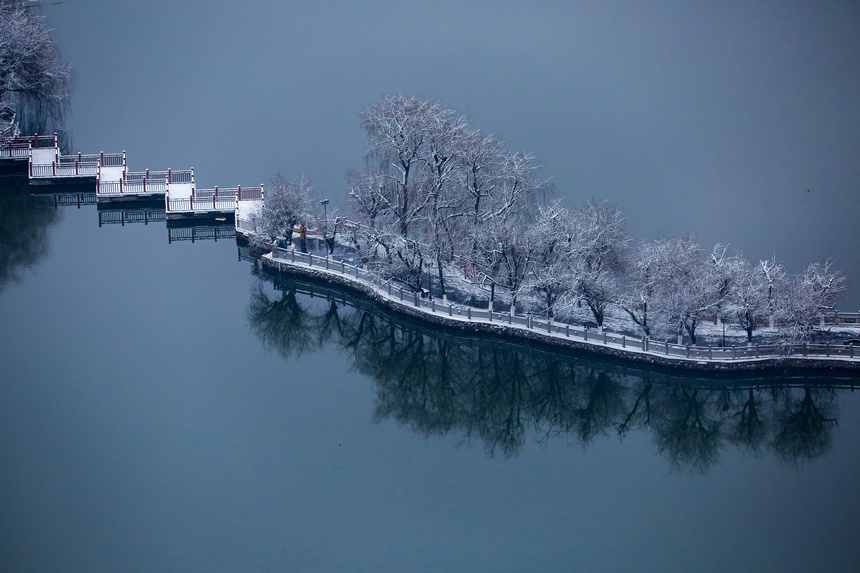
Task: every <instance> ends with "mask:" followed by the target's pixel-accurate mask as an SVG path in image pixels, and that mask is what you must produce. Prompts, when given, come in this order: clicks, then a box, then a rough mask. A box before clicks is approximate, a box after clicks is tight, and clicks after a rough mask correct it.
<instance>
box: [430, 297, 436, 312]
mask: <svg viewBox="0 0 860 573" xmlns="http://www.w3.org/2000/svg"><path fill="white" fill-rule="evenodd" d="M430 312H436V299H435V298H431V299H430Z"/></svg>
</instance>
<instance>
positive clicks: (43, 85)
mask: <svg viewBox="0 0 860 573" xmlns="http://www.w3.org/2000/svg"><path fill="white" fill-rule="evenodd" d="M71 85H72V68H71V66H70V65H69V64H68V63H66V62H65V61H63V59H62V58H61V57H60V53H59V51H58V50H57V46H56V44H55V43H54V40H53V39H52V38H51V31H50V30H49V29H48V28H47V27H46V26H45V24H44V21H43V20H42V18H40V17H39V16H37V15H36V14H34V13H33V11H32V9H31V7H30V5H29V4H28V3H25V2H15V1H6V0H4V1H3V2H0V107H5V108H14V109H15V110H16V112H17V115H18V119H19V122H20V120H21V119H22V118H29V119H30V123H33V124H34V125H31V126H28V127H32V128H33V129H38V128H39V127H43V126H44V125H45V122H46V121H48V120H50V121H54V122H56V121H59V120H60V119H61V118H62V116H63V114H64V112H65V111H66V108H67V106H68V102H69V95H70V91H71Z"/></svg>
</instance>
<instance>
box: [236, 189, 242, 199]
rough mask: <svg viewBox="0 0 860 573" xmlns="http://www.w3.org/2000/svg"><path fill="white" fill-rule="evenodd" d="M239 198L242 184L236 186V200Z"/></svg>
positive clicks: (240, 197)
mask: <svg viewBox="0 0 860 573" xmlns="http://www.w3.org/2000/svg"><path fill="white" fill-rule="evenodd" d="M241 200H242V186H241V185H239V186H238V187H236V201H241Z"/></svg>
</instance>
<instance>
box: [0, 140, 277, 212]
mask: <svg viewBox="0 0 860 573" xmlns="http://www.w3.org/2000/svg"><path fill="white" fill-rule="evenodd" d="M0 164H2V166H3V167H4V169H3V171H4V172H7V173H15V174H18V175H22V176H23V175H26V177H27V178H28V180H29V183H30V185H31V186H34V187H42V188H43V190H46V188H47V187H51V188H56V189H57V191H56V192H57V193H64V192H63V191H61V190H60V187H62V186H68V185H70V184H78V185H93V187H94V188H95V189H94V190H95V200H96V201H97V202H98V203H100V204H101V203H115V202H138V203H147V204H153V205H154V204H161V205H163V206H164V212H165V214H166V215H165V216H166V218H167V219H169V220H199V219H221V218H225V219H230V220H233V219H234V217H235V214H236V210H237V206H238V203H239V202H240V201H242V200H259V201H262V197H263V186H262V185H260V186H259V187H244V188H243V187H241V186H239V187H233V188H219V187H215V188H214V189H197V188H196V185H195V182H194V168H191V169H181V170H174V169H167V170H165V171H150V170H149V169H147V170H145V171H129V170H128V163H127V158H126V152H125V151H123V152H121V153H104V152H101V153H90V154H84V153H78V154H75V155H63V154H61V153H60V148H59V143H58V140H57V135H56V134H54V135H32V136H15V137H7V138H4V139H2V140H0Z"/></svg>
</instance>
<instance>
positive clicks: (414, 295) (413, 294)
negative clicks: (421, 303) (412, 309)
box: [412, 292, 418, 306]
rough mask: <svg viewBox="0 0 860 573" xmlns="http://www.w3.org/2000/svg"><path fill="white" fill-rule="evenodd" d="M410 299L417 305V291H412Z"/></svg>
mask: <svg viewBox="0 0 860 573" xmlns="http://www.w3.org/2000/svg"><path fill="white" fill-rule="evenodd" d="M412 299H413V301H414V302H415V306H418V293H417V292H414V293H412Z"/></svg>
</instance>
